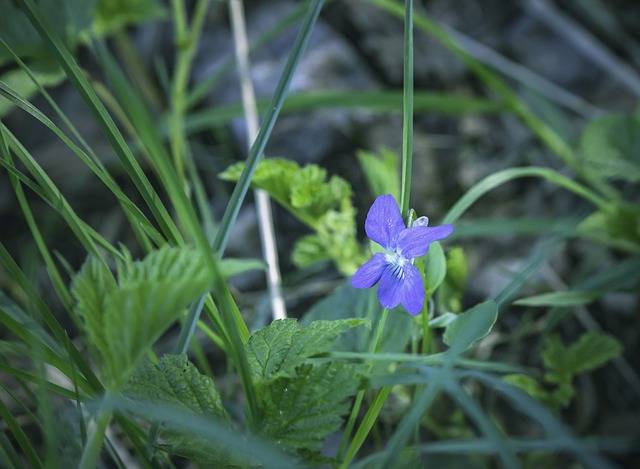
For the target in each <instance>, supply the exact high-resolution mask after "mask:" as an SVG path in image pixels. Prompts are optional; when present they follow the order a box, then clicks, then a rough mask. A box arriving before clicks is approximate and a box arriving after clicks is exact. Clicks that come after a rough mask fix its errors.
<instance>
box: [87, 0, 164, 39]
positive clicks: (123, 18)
mask: <svg viewBox="0 0 640 469" xmlns="http://www.w3.org/2000/svg"><path fill="white" fill-rule="evenodd" d="M164 14H165V11H164V8H163V7H162V5H161V3H160V2H158V1H157V0H99V2H98V7H97V9H96V15H95V18H94V20H93V30H94V32H96V33H97V34H109V33H111V32H114V31H117V30H119V29H122V28H124V27H126V26H129V25H132V24H136V23H141V22H144V21H150V20H153V19H157V18H160V17H162V16H163V15H164Z"/></svg>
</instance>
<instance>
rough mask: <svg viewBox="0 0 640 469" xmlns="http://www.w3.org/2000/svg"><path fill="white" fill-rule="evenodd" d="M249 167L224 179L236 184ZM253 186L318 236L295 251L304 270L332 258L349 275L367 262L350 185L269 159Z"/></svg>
mask: <svg viewBox="0 0 640 469" xmlns="http://www.w3.org/2000/svg"><path fill="white" fill-rule="evenodd" d="M243 169H244V163H237V164H235V165H232V166H230V167H229V168H227V169H226V170H225V171H224V172H223V173H222V174H221V175H220V177H221V178H222V179H224V180H226V181H237V180H238V179H239V177H240V175H241V174H242V170H243ZM251 184H252V186H253V187H257V188H260V189H264V190H265V191H267V192H268V193H269V195H270V196H271V197H273V199H274V200H276V201H277V202H278V203H279V204H281V205H282V206H284V207H285V208H286V209H287V210H289V211H290V212H291V213H292V214H293V215H294V216H296V217H297V218H298V219H299V220H301V221H302V222H303V223H305V224H306V225H308V226H309V227H310V228H312V229H313V230H315V232H316V234H315V235H312V236H308V237H305V238H302V240H300V242H299V243H298V244H297V245H296V247H295V248H294V251H293V260H294V262H295V263H296V265H298V266H299V267H305V266H308V265H310V264H311V263H312V262H315V261H318V260H324V259H333V260H334V261H335V263H336V265H337V267H338V269H339V270H340V271H341V272H342V273H344V274H346V275H350V274H352V273H353V272H355V271H356V269H357V268H358V267H359V266H360V264H362V263H363V262H364V261H365V255H364V252H363V250H362V247H361V246H360V244H359V243H358V241H357V239H356V226H355V210H354V208H353V205H352V203H351V186H350V185H349V183H348V182H346V181H345V180H344V179H342V178H340V177H338V176H331V177H330V178H328V177H327V172H326V170H324V169H323V168H321V167H319V166H317V165H307V166H304V167H300V166H299V165H298V164H297V163H295V162H293V161H290V160H285V159H281V158H269V159H267V160H263V161H261V162H260V164H259V165H258V167H257V169H256V172H255V174H254V176H253V178H252V180H251Z"/></svg>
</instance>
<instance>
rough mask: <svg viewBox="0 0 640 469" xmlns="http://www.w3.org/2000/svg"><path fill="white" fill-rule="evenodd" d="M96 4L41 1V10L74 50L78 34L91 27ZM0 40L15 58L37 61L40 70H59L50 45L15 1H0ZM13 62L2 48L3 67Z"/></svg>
mask: <svg viewBox="0 0 640 469" xmlns="http://www.w3.org/2000/svg"><path fill="white" fill-rule="evenodd" d="M95 6H96V0H65V1H64V2H60V1H59V0H41V1H40V2H38V7H39V8H40V10H41V11H42V12H43V14H44V16H45V17H46V18H47V19H48V21H49V23H50V24H51V26H52V28H53V29H54V31H55V32H56V33H57V34H58V35H59V36H60V37H61V38H62V39H63V40H64V41H65V42H66V44H67V46H68V47H69V48H70V49H72V50H73V49H74V48H75V46H76V45H77V43H78V40H79V34H80V32H81V31H83V30H85V29H86V28H88V27H89V25H90V24H91V18H92V16H93V13H94V10H95ZM0 11H1V12H2V15H0V31H1V32H2V34H1V35H0V37H1V38H2V39H3V40H4V41H5V42H6V43H7V44H8V45H9V47H11V48H12V49H13V50H14V51H15V52H16V54H17V55H18V56H19V57H21V58H24V59H30V60H33V61H36V62H37V63H38V64H39V65H40V66H41V67H45V66H46V68H48V69H50V70H51V69H52V68H56V67H54V64H53V62H52V60H51V54H50V52H49V49H48V47H47V45H46V44H45V43H44V42H43V41H42V39H41V38H40V35H39V34H38V33H37V32H36V30H35V29H34V28H33V26H32V25H31V22H30V21H29V20H28V19H27V17H26V16H25V15H24V13H23V12H22V10H21V9H20V8H19V7H18V6H16V2H13V1H12V0H0ZM11 60H13V56H12V55H11V54H10V53H9V51H7V50H6V49H5V48H4V47H2V46H0V64H2V63H4V62H6V61H11Z"/></svg>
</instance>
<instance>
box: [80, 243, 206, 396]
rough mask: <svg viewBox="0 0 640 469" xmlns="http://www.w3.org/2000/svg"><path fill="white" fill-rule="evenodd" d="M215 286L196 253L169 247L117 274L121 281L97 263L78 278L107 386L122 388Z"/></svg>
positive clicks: (89, 331) (87, 326) (82, 311)
mask: <svg viewBox="0 0 640 469" xmlns="http://www.w3.org/2000/svg"><path fill="white" fill-rule="evenodd" d="M211 282H212V278H211V274H210V272H209V270H208V268H207V265H206V263H205V260H204V259H203V258H202V257H201V256H200V254H199V252H198V251H197V250H195V249H192V248H186V247H184V248H177V247H165V248H162V249H160V250H158V251H154V252H152V253H151V254H149V255H148V256H147V257H145V258H144V259H143V260H142V261H138V262H131V261H130V262H126V263H124V264H121V265H120V266H119V268H118V275H117V280H116V278H115V277H114V276H113V274H112V273H111V271H110V270H109V269H108V268H107V267H106V266H105V265H104V264H103V263H102V262H100V261H98V260H97V259H94V258H91V259H89V260H88V261H87V262H86V263H85V265H84V266H83V268H82V270H81V271H80V272H79V273H78V275H77V276H76V277H75V278H74V281H73V285H72V293H73V296H74V297H75V299H76V301H77V311H78V314H79V315H80V317H82V318H83V320H84V326H85V330H86V332H87V334H88V335H89V337H90V339H91V342H92V344H93V345H95V347H96V349H97V350H98V352H99V354H100V356H101V358H102V360H103V362H104V365H105V374H106V377H107V381H108V382H109V383H110V385H111V386H113V387H116V388H117V387H118V386H119V385H121V384H122V383H123V382H124V381H125V380H126V378H127V376H128V375H129V373H130V372H131V370H132V369H133V368H134V367H135V365H136V363H137V362H138V360H139V359H140V357H141V356H142V355H143V354H144V353H145V352H146V351H147V350H148V348H149V347H150V346H151V345H152V344H153V343H154V342H155V341H156V340H157V339H158V338H159V337H160V336H161V335H162V333H163V332H164V331H165V330H166V329H167V328H168V327H169V326H170V325H171V323H172V322H173V321H175V320H176V319H177V318H178V317H179V315H180V313H181V312H182V311H183V310H184V308H186V307H187V305H188V304H189V303H191V302H192V301H194V300H195V299H196V298H198V296H199V295H201V294H202V293H204V292H206V290H207V288H208V287H209V285H210V284H211Z"/></svg>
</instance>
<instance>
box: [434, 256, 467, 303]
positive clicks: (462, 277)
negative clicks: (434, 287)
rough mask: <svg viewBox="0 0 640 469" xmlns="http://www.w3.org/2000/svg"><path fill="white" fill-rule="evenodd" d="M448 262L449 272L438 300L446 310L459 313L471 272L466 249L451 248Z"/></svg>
mask: <svg viewBox="0 0 640 469" xmlns="http://www.w3.org/2000/svg"><path fill="white" fill-rule="evenodd" d="M446 262H447V274H446V276H445V278H444V282H443V283H442V285H441V287H440V290H439V298H438V301H439V302H440V304H441V305H442V308H443V309H444V310H446V311H453V312H456V313H459V312H460V311H461V310H462V298H463V296H464V292H465V290H466V288H467V277H468V273H469V272H468V267H467V257H466V256H465V254H464V250H463V249H462V248H461V247H454V248H451V249H449V250H448V251H447V261H446Z"/></svg>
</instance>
